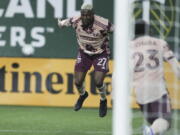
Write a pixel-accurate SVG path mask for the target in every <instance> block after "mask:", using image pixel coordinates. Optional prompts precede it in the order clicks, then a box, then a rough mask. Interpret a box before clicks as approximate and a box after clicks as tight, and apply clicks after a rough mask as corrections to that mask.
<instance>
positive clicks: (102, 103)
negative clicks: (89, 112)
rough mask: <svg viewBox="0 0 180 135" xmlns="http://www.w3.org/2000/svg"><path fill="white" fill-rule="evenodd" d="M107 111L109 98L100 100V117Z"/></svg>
mask: <svg viewBox="0 0 180 135" xmlns="http://www.w3.org/2000/svg"><path fill="white" fill-rule="evenodd" d="M106 113H107V99H105V100H100V106H99V117H104V116H106Z"/></svg>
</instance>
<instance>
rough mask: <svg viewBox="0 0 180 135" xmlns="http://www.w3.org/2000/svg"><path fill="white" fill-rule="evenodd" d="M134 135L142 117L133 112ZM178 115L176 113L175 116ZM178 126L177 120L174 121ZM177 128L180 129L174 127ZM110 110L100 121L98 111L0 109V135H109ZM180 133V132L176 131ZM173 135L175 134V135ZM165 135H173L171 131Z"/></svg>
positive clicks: (11, 107)
mask: <svg viewBox="0 0 180 135" xmlns="http://www.w3.org/2000/svg"><path fill="white" fill-rule="evenodd" d="M133 115H136V117H135V118H134V119H133V128H134V133H133V134H134V135H141V134H140V132H141V125H142V122H143V118H142V114H141V113H140V112H139V111H138V110H134V111H133ZM176 115H177V116H180V113H176ZM178 125H180V120H179V121H178ZM178 128H180V127H178ZM111 134H112V110H111V109H109V110H108V115H107V116H106V117H104V118H100V117H99V116H98V109H87V108H86V109H85V108H83V109H82V110H80V111H78V112H74V111H73V109H72V108H60V107H23V106H0V135H111ZM179 134H180V132H179ZM179 134H177V135H179ZM167 135H175V133H174V131H173V129H172V130H170V131H169V132H168V133H167Z"/></svg>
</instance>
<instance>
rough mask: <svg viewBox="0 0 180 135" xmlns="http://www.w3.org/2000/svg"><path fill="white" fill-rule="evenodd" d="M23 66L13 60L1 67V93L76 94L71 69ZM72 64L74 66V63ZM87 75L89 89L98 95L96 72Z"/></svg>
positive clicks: (108, 86) (107, 83) (108, 83)
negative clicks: (95, 81) (56, 69)
mask: <svg viewBox="0 0 180 135" xmlns="http://www.w3.org/2000/svg"><path fill="white" fill-rule="evenodd" d="M23 66H24V65H23V64H20V63H19V62H12V63H11V64H7V65H5V66H2V67H0V93H7V92H8V93H26V94H27V93H29V94H31V93H36V94H38V93H39V94H43V93H50V94H61V93H65V94H70V95H71V94H75V91H74V89H73V86H74V83H73V81H74V76H73V73H72V72H71V71H63V69H61V68H60V69H59V72H58V71H53V70H51V71H46V69H43V67H42V68H38V67H40V66H37V68H36V70H35V71H32V70H30V69H29V70H28V69H25V68H24V67H23ZM46 66H48V64H47V65H46ZM71 66H72V67H73V63H72V65H71ZM29 68H31V67H29ZM51 68H53V67H51ZM38 69H39V70H38ZM43 70H45V71H43ZM87 76H88V78H89V80H88V82H87V83H88V84H90V86H89V88H88V90H89V91H90V93H91V94H92V95H97V94H98V91H97V90H96V86H95V85H94V84H95V83H94V72H90V73H89V74H88V75H87ZM111 76H112V75H111V74H108V75H107V76H106V78H109V79H111ZM110 85H111V83H110V82H106V86H107V88H109V90H110ZM109 90H107V93H108V94H109V93H110V91H109Z"/></svg>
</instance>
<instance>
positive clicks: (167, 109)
mask: <svg viewBox="0 0 180 135" xmlns="http://www.w3.org/2000/svg"><path fill="white" fill-rule="evenodd" d="M139 106H140V109H141V111H142V112H143V114H144V116H145V118H146V119H147V121H148V122H149V123H150V124H152V123H153V122H154V120H156V119H157V118H164V119H166V120H167V121H168V122H169V123H171V104H170V99H169V97H168V95H164V96H162V97H161V99H159V100H157V101H154V102H152V103H148V104H144V105H141V104H139Z"/></svg>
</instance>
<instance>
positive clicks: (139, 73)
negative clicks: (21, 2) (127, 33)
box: [130, 36, 174, 104]
mask: <svg viewBox="0 0 180 135" xmlns="http://www.w3.org/2000/svg"><path fill="white" fill-rule="evenodd" d="M130 49H131V56H130V60H131V67H132V70H133V86H134V89H135V93H136V97H137V102H138V103H140V104H146V103H149V102H153V101H155V100H157V99H159V98H160V97H161V96H162V95H164V94H166V93H167V90H166V85H165V80H164V67H163V61H170V60H171V59H174V55H173V52H172V51H171V50H170V49H169V48H168V45H167V43H166V42H165V41H164V40H161V39H157V38H154V37H150V36H142V37H139V38H136V39H135V40H133V41H132V42H131V45H130Z"/></svg>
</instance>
